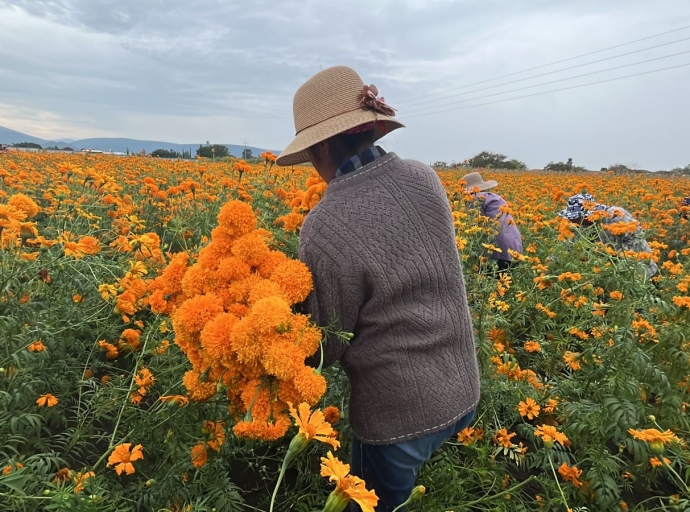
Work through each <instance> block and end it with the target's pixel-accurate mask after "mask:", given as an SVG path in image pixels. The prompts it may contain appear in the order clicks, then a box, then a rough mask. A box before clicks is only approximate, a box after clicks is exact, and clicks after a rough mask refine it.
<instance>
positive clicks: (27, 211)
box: [7, 194, 41, 220]
mask: <svg viewBox="0 0 690 512" xmlns="http://www.w3.org/2000/svg"><path fill="white" fill-rule="evenodd" d="M7 205H8V206H10V207H12V208H14V209H15V210H18V211H20V212H22V213H23V214H24V215H25V218H29V219H30V218H32V217H35V216H36V215H38V213H39V212H40V211H41V207H40V206H38V204H36V202H35V201H34V200H33V199H31V198H30V197H29V196H26V195H24V194H14V195H13V196H11V197H10V199H9V201H7ZM22 220H23V219H22Z"/></svg>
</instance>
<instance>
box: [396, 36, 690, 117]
mask: <svg viewBox="0 0 690 512" xmlns="http://www.w3.org/2000/svg"><path fill="white" fill-rule="evenodd" d="M689 40H690V37H686V38H683V39H678V40H676V41H670V42H668V43H663V44H658V45H656V46H649V47H647V48H642V49H640V50H635V51H632V52H627V53H621V54H620V55H613V56H611V57H606V58H604V59H599V60H593V61H591V62H585V63H583V64H577V65H575V66H570V67H568V68H563V69H557V70H555V71H548V72H546V73H541V74H540V75H533V76H528V77H527V78H520V79H519V80H511V81H510V82H503V83H501V84H497V85H491V86H489V87H482V88H480V89H474V90H472V91H467V92H461V93H458V94H452V95H450V96H444V97H443V98H437V99H435V100H427V101H421V102H413V103H412V104H411V105H408V106H414V107H416V106H418V105H424V104H427V103H434V102H437V101H443V100H447V99H450V98H456V97H458V96H466V95H468V94H472V93H474V92H481V91H487V90H489V89H496V88H497V87H503V86H504V85H510V84H516V83H519V82H525V81H527V80H532V79H533V78H540V77H542V76H548V75H554V74H556V73H560V72H562V71H569V70H571V69H577V68H582V67H584V66H589V65H591V64H598V63H600V62H605V61H608V60H613V59H619V58H621V57H627V56H628V55H633V54H635V53H641V52H644V51H647V50H653V49H655V48H661V47H662V46H670V45H672V44H677V43H682V42H683V41H689ZM613 69H616V68H613Z"/></svg>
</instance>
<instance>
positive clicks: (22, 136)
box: [0, 126, 280, 156]
mask: <svg viewBox="0 0 690 512" xmlns="http://www.w3.org/2000/svg"><path fill="white" fill-rule="evenodd" d="M69 140H72V139H69ZM19 142H35V143H36V144H40V145H41V146H43V147H47V146H58V147H60V148H62V147H65V146H69V147H71V148H72V149H75V150H81V149H97V150H100V151H104V152H107V151H112V152H115V153H126V152H127V150H129V151H130V153H139V152H140V151H141V150H142V149H143V150H144V151H146V153H151V152H152V151H154V150H156V149H172V150H174V151H177V152H178V153H182V152H183V151H190V150H191V153H192V155H195V154H196V150H197V148H198V147H199V146H200V145H203V143H198V142H195V143H189V144H177V143H174V142H164V141H155V140H140V139H127V138H123V137H96V138H89V139H80V140H73V141H72V142H65V141H64V140H46V139H41V138H39V137H34V136H33V135H28V134H26V133H22V132H18V131H16V130H11V129H10V128H5V127H4V126H0V144H8V145H11V144H16V143H19ZM224 145H225V146H227V147H228V151H229V152H230V154H231V155H233V156H242V151H244V145H240V144H224ZM247 148H248V149H251V151H252V155H253V156H259V154H260V153H263V152H264V151H267V149H266V148H258V147H256V146H247ZM269 151H273V152H274V153H276V154H279V153H280V151H276V150H269Z"/></svg>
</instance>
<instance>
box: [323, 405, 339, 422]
mask: <svg viewBox="0 0 690 512" xmlns="http://www.w3.org/2000/svg"><path fill="white" fill-rule="evenodd" d="M323 418H324V419H325V420H326V421H327V422H328V423H330V424H331V425H335V424H336V423H338V422H339V421H340V409H338V408H337V407H336V406H334V405H329V406H328V407H326V408H325V409H324V410H323Z"/></svg>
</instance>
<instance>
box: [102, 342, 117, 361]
mask: <svg viewBox="0 0 690 512" xmlns="http://www.w3.org/2000/svg"><path fill="white" fill-rule="evenodd" d="M98 346H99V347H101V350H105V357H106V358H107V359H108V360H110V361H112V360H113V359H117V358H118V356H119V355H120V352H119V351H118V349H117V347H116V346H115V345H113V344H112V343H108V342H107V341H105V340H99V341H98Z"/></svg>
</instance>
